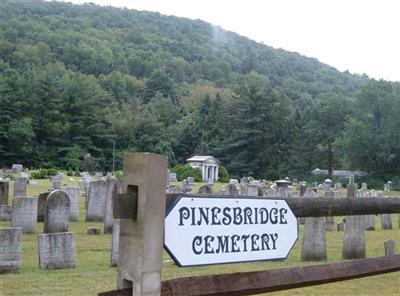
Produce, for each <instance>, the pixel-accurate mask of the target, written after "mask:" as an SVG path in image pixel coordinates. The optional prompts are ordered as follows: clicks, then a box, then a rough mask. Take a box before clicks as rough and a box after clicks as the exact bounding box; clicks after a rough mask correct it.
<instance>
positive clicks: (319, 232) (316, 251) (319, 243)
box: [301, 190, 327, 261]
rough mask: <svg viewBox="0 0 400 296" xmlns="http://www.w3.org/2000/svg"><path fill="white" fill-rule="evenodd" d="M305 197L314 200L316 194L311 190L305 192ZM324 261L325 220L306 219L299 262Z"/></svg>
mask: <svg viewBox="0 0 400 296" xmlns="http://www.w3.org/2000/svg"><path fill="white" fill-rule="evenodd" d="M305 197H308V198H315V197H316V194H315V192H314V191H313V190H307V191H306V193H305ZM326 259H327V251H326V236H325V218H324V217H308V218H306V222H305V225H304V235H303V244H302V248H301V260H302V261H321V260H326Z"/></svg>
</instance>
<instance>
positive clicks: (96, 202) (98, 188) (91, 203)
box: [86, 180, 107, 221]
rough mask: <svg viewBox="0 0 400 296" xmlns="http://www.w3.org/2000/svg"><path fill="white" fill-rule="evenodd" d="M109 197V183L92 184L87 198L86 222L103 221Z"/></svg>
mask: <svg viewBox="0 0 400 296" xmlns="http://www.w3.org/2000/svg"><path fill="white" fill-rule="evenodd" d="M106 197H107V182H106V181H104V180H95V181H92V182H90V185H89V191H88V194H87V197H86V221H103V220H104V212H105V206H106Z"/></svg>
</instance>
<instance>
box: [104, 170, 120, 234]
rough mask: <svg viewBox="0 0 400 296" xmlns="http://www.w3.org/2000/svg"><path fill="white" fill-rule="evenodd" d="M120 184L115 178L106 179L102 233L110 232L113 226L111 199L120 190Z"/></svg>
mask: <svg viewBox="0 0 400 296" xmlns="http://www.w3.org/2000/svg"><path fill="white" fill-rule="evenodd" d="M120 189H121V184H120V182H119V181H118V180H117V179H115V178H108V179H107V196H106V205H105V212H104V233H112V228H113V220H114V217H113V206H112V200H113V196H114V195H115V194H117V193H119V192H121V190H120Z"/></svg>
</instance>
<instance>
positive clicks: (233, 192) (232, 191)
mask: <svg viewBox="0 0 400 296" xmlns="http://www.w3.org/2000/svg"><path fill="white" fill-rule="evenodd" d="M226 189H227V194H228V195H239V190H238V189H237V187H236V185H235V184H233V183H229V184H228V186H227V188H226Z"/></svg>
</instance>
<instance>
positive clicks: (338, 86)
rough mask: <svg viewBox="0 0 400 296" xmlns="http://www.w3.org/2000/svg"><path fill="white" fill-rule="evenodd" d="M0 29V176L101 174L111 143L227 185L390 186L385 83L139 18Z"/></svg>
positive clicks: (58, 8) (58, 6)
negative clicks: (13, 168)
mask: <svg viewBox="0 0 400 296" xmlns="http://www.w3.org/2000/svg"><path fill="white" fill-rule="evenodd" d="M0 26H1V39H0V165H1V166H4V165H10V164H11V163H15V162H18V163H23V164H25V165H26V166H36V167H51V166H56V167H63V168H71V169H75V168H79V169H82V168H83V167H82V164H83V162H82V159H83V156H84V155H86V154H87V153H90V154H91V155H92V156H93V157H94V158H96V159H97V160H98V166H99V169H104V170H107V169H110V166H111V155H112V146H113V142H115V143H116V149H117V156H118V161H120V160H121V155H122V152H123V151H149V152H155V153H161V154H164V155H167V156H168V157H169V161H170V165H171V166H173V165H176V164H177V163H180V162H183V161H184V160H185V159H186V158H187V157H189V156H191V155H193V154H204V155H214V156H216V157H217V158H219V159H220V160H221V161H222V163H223V165H225V166H226V167H227V168H228V171H229V172H230V173H231V174H234V175H253V176H255V177H260V178H261V177H264V178H272V179H274V178H278V177H283V176H287V175H288V176H297V177H302V176H306V175H309V173H310V171H311V170H312V169H313V168H316V167H319V168H328V167H330V168H333V167H337V168H339V167H340V168H350V169H361V170H365V171H368V172H373V173H374V174H375V175H377V176H381V177H384V176H393V175H400V158H399V156H400V134H399V133H398V132H397V130H398V129H399V127H400V118H399V116H397V115H398V114H399V112H398V111H399V108H400V89H399V85H398V84H397V83H390V82H384V81H374V80H370V79H368V77H366V76H357V75H351V74H349V73H341V72H339V71H337V70H336V69H334V68H332V67H330V66H327V65H324V64H321V63H320V62H318V61H317V60H316V59H312V58H307V57H304V56H301V55H299V54H297V53H291V52H287V51H284V50H278V49H274V48H271V47H268V46H265V45H262V44H259V43H256V42H254V41H251V40H249V39H247V38H244V37H241V36H239V35H237V34H235V33H232V32H227V31H224V30H223V29H221V28H219V27H215V26H212V25H210V24H208V23H205V22H203V21H194V20H189V19H184V18H177V17H171V16H163V15H160V14H158V13H152V12H139V11H135V10H127V9H118V8H111V7H100V6H95V5H90V4H87V5H82V6H77V5H72V4H68V3H55V2H53V3H49V2H42V1H37V2H26V3H24V2H15V1H3V2H2V6H1V22H0Z"/></svg>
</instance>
